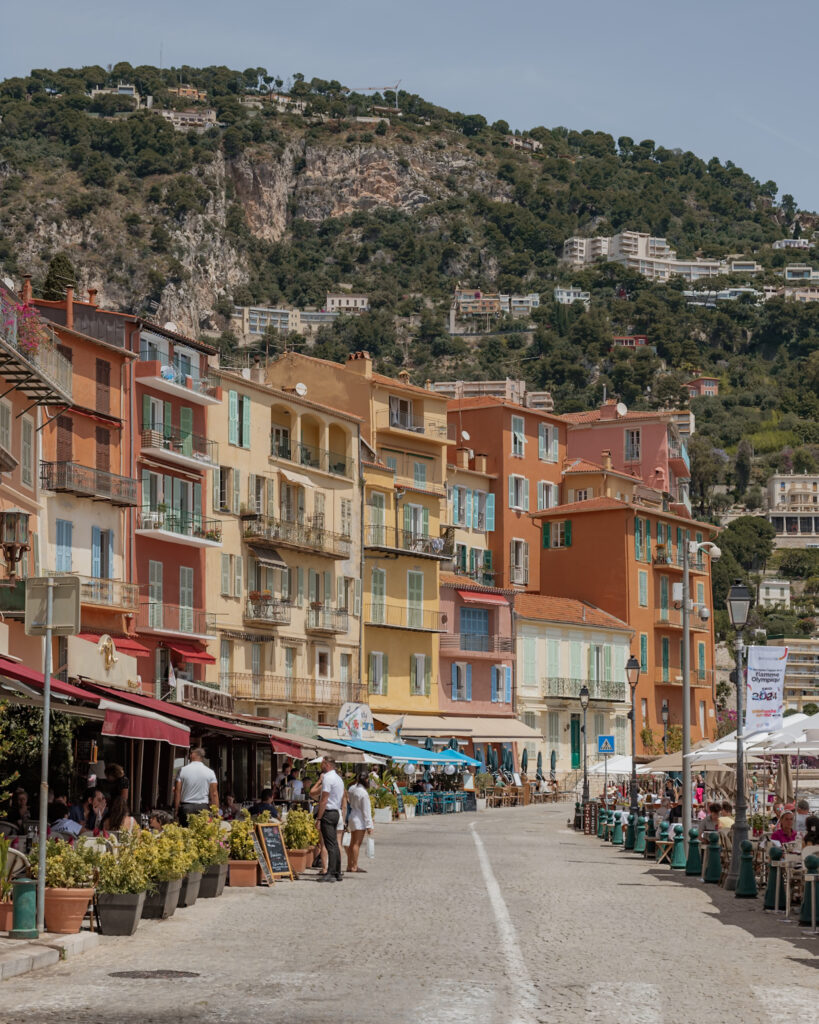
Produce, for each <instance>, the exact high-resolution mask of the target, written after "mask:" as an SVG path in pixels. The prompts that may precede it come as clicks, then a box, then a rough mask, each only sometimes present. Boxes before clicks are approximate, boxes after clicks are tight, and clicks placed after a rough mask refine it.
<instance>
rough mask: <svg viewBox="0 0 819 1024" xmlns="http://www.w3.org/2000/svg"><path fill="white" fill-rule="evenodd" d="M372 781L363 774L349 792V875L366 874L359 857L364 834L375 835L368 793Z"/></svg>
mask: <svg viewBox="0 0 819 1024" xmlns="http://www.w3.org/2000/svg"><path fill="white" fill-rule="evenodd" d="M369 785H370V780H369V778H368V776H367V773H366V772H362V773H361V774H360V775H359V776H358V778H357V779H356V780H355V782H354V783H353V784H352V786H350V788H349V789H348V790H347V800H348V802H349V805H350V815H349V818H348V819H347V827H348V828H349V830H350V845H349V846H348V847H347V871H348V873H349V874H351V875H352V874H356V873H358V874H361V875H363V874H366V872H365V871H364V868H360V867H359V866H358V855H359V853H360V851H361V843H362V841H363V839H364V833H365V832H366V833H367V835H369V836H371V835H372V834H373V812H372V807H371V806H370V794H369V792H368V789H369Z"/></svg>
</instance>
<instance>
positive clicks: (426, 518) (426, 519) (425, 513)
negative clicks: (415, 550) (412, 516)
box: [421, 508, 429, 537]
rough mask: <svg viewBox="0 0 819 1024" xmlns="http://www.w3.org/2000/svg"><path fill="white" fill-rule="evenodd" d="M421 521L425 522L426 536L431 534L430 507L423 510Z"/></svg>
mask: <svg viewBox="0 0 819 1024" xmlns="http://www.w3.org/2000/svg"><path fill="white" fill-rule="evenodd" d="M421 522H422V524H423V531H424V536H425V537H428V536H429V509H428V508H425V509H423V510H422V512H421Z"/></svg>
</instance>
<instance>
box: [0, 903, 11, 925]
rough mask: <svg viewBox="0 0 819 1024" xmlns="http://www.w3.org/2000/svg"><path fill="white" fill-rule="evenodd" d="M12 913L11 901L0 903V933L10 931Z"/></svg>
mask: <svg viewBox="0 0 819 1024" xmlns="http://www.w3.org/2000/svg"><path fill="white" fill-rule="evenodd" d="M13 912H14V904H13V903H12V902H11V900H6V901H5V902H4V903H0V932H10V931H11V918H12V915H13Z"/></svg>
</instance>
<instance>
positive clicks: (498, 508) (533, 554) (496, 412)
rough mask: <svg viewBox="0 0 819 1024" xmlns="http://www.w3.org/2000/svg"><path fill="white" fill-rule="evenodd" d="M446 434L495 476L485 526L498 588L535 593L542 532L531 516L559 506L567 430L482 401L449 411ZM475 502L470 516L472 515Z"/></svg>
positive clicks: (544, 417) (512, 406)
mask: <svg viewBox="0 0 819 1024" xmlns="http://www.w3.org/2000/svg"><path fill="white" fill-rule="evenodd" d="M447 415H448V419H449V426H450V431H451V432H452V431H454V432H457V442H458V444H459V445H460V446H467V447H468V448H470V449H471V450H472V451H473V452H474V453H475V454H474V456H473V457H472V460H471V461H472V465H473V466H474V468H475V469H479V470H480V471H481V472H483V473H488V474H494V475H495V477H496V479H495V487H496V493H495V495H494V520H493V522H492V525H491V527H490V526H487V530H489V532H488V533H487V539H488V542H489V543H490V544H491V550H492V564H493V566H494V573H495V578H494V584H495V586H496V587H501V588H505V587H513V588H516V589H524V590H525V589H530V590H537V589H538V587H539V583H540V577H539V557H538V551H539V545H540V529H539V526H538V524H537V523H536V522H534V521H533V520H532V518H531V516H532V514H533V513H535V512H538V511H541V510H544V509H549V508H552V507H553V506H554V505H557V504H558V502H559V501H560V483H561V474H562V469H563V460H564V458H565V456H566V425H565V423H563V421H562V420H561V418H560V417H559V416H555V415H552V414H550V413H547V412H542V411H541V410H539V409H528V408H526V407H525V406H522V405H518V404H516V403H515V402H509V401H506V400H504V399H501V398H493V397H491V396H485V397H480V398H462V399H454V400H453V401H451V402H449V404H448V406H447ZM474 500H475V499H474V497H473V504H472V508H473V514H474V509H475V505H474Z"/></svg>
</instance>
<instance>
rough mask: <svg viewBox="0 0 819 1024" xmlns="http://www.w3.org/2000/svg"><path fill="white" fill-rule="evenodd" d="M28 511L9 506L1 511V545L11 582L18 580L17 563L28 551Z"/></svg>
mask: <svg viewBox="0 0 819 1024" xmlns="http://www.w3.org/2000/svg"><path fill="white" fill-rule="evenodd" d="M28 520H29V514H28V512H23V511H21V510H20V509H19V508H8V509H5V510H4V511H3V512H0V545H2V547H3V557H4V558H5V560H6V565H7V567H8V578H9V581H10V582H13V583H16V582H17V563H18V562H19V561H20V559H21V558H22V557H23V552H24V551H28V549H29V543H28Z"/></svg>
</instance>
